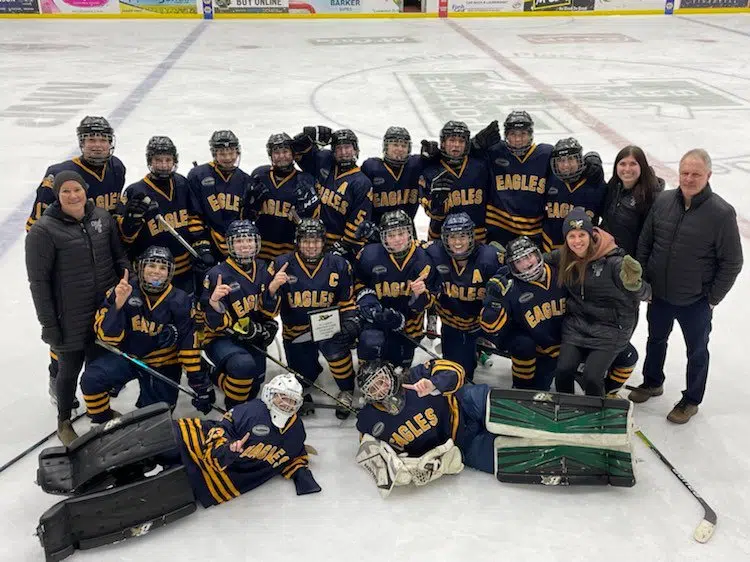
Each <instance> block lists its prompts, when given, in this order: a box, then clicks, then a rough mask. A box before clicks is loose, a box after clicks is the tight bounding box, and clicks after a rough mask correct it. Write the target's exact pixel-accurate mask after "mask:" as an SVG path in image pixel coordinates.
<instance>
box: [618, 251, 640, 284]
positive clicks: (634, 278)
mask: <svg viewBox="0 0 750 562" xmlns="http://www.w3.org/2000/svg"><path fill="white" fill-rule="evenodd" d="M620 280H621V281H622V285H623V287H625V288H626V289H627V290H628V291H639V290H640V289H641V287H642V286H643V268H641V264H640V263H638V260H636V259H635V258H634V257H632V256H630V255H626V256H625V257H624V258H622V264H621V265H620Z"/></svg>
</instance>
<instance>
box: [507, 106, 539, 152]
mask: <svg viewBox="0 0 750 562" xmlns="http://www.w3.org/2000/svg"><path fill="white" fill-rule="evenodd" d="M503 127H504V129H505V143H506V144H507V145H508V149H509V150H510V151H511V152H512V153H513V154H515V155H516V156H519V157H522V156H525V155H526V153H527V152H528V151H529V148H531V145H532V143H533V142H534V121H533V120H532V119H531V115H529V114H528V113H526V112H525V111H511V112H510V113H509V114H508V117H506V118H505V123H504V125H503Z"/></svg>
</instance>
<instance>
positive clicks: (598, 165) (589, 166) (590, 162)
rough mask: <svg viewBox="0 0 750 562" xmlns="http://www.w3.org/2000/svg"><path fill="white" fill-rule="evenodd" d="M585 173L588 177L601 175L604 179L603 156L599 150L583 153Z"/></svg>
mask: <svg viewBox="0 0 750 562" xmlns="http://www.w3.org/2000/svg"><path fill="white" fill-rule="evenodd" d="M583 173H584V175H585V176H586V177H587V178H596V177H598V176H601V177H602V179H604V170H603V169H602V158H601V156H599V153H598V152H593V151H591V152H587V153H586V154H584V155H583Z"/></svg>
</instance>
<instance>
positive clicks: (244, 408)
mask: <svg viewBox="0 0 750 562" xmlns="http://www.w3.org/2000/svg"><path fill="white" fill-rule="evenodd" d="M174 428H175V433H176V435H177V443H178V446H179V449H180V454H181V457H182V462H183V464H184V465H185V468H186V469H187V474H188V478H189V480H190V484H191V487H192V488H193V491H194V492H195V495H196V497H197V498H198V501H200V502H201V505H203V507H210V506H212V505H217V504H220V503H224V502H227V501H229V500H232V499H234V498H236V497H238V496H239V495H241V494H244V493H245V492H248V491H250V490H252V489H254V488H257V487H258V486H260V485H261V484H263V483H265V482H267V481H268V480H270V479H271V478H273V477H274V476H276V475H278V474H281V475H282V476H283V477H284V478H287V479H290V478H292V477H293V476H294V473H295V472H297V471H298V470H299V469H300V468H303V467H306V466H307V465H308V458H307V453H306V452H305V439H306V438H307V436H306V434H305V427H304V425H302V420H301V419H300V418H298V417H297V416H296V415H294V416H292V417H291V418H289V421H288V422H287V423H286V425H285V426H284V428H283V429H279V428H277V427H276V426H275V425H273V423H272V422H271V414H270V412H269V411H268V408H267V407H266V405H265V404H264V403H263V402H262V401H261V400H259V399H255V400H250V401H249V402H245V403H243V404H239V405H237V406H235V407H234V408H232V409H231V410H230V411H229V412H227V413H226V414H225V415H224V417H223V418H222V419H221V420H220V421H212V420H202V419H200V418H181V419H179V420H177V421H175V422H174ZM245 435H249V437H248V440H247V441H246V442H245V448H244V450H243V451H242V453H233V452H232V451H230V450H229V445H231V444H232V443H233V442H234V441H237V440H239V439H242V438H243V437H244V436H245Z"/></svg>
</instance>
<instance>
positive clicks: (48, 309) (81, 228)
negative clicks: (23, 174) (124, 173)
mask: <svg viewBox="0 0 750 562" xmlns="http://www.w3.org/2000/svg"><path fill="white" fill-rule="evenodd" d="M127 268H128V261H127V258H126V257H125V252H124V250H123V248H122V245H121V244H120V238H119V235H118V232H117V225H116V223H115V221H114V219H113V218H112V217H111V216H110V214H109V213H108V212H107V211H105V210H104V209H99V208H97V207H95V206H94V204H93V203H92V202H91V201H89V202H88V203H86V209H85V215H84V217H83V219H82V220H81V221H78V220H76V219H74V218H73V217H71V216H69V215H66V214H65V213H63V211H62V208H61V207H60V203H59V202H58V201H55V202H54V203H53V204H52V205H50V206H49V207H48V208H47V210H46V211H45V212H44V214H43V215H42V217H41V218H40V219H39V220H38V221H37V222H36V223H34V225H33V226H32V227H31V230H29V233H28V234H27V235H26V271H27V273H28V277H29V285H30V288H31V296H32V298H33V300H34V308H36V315H37V318H38V319H39V323H40V324H41V325H42V326H43V327H47V326H57V327H59V328H60V330H61V332H62V344H61V345H60V346H57V347H55V351H75V350H81V349H84V348H85V347H86V345H87V344H88V343H90V342H91V341H92V340H93V339H94V330H93V327H94V314H95V312H96V309H97V307H98V306H99V305H100V304H101V302H102V300H103V299H104V296H105V293H106V291H107V290H108V289H110V288H111V287H113V286H114V285H116V284H117V282H118V280H119V279H120V277H121V276H122V275H123V273H124V271H125V269H127Z"/></svg>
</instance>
